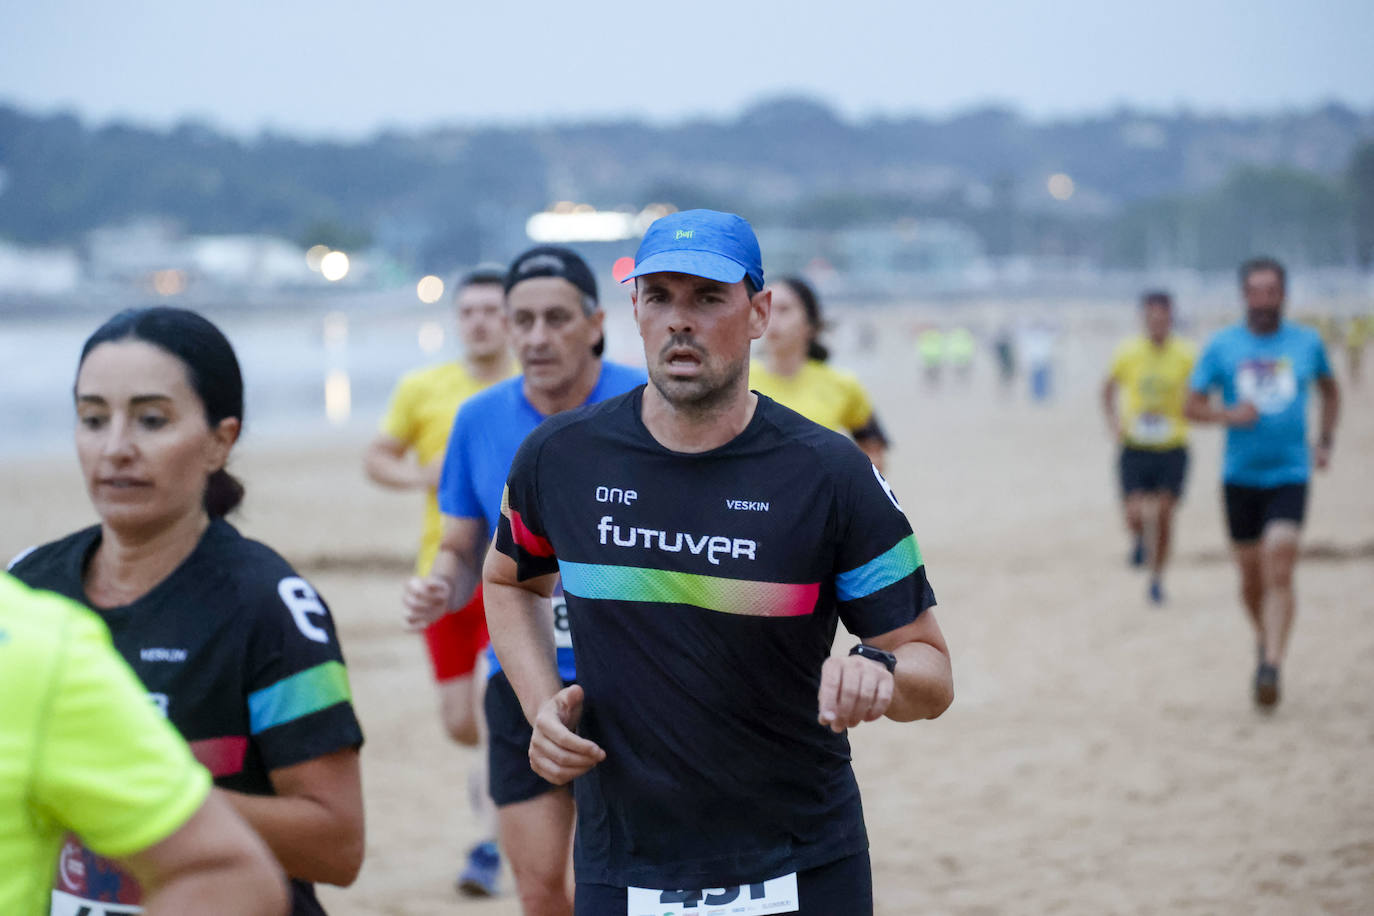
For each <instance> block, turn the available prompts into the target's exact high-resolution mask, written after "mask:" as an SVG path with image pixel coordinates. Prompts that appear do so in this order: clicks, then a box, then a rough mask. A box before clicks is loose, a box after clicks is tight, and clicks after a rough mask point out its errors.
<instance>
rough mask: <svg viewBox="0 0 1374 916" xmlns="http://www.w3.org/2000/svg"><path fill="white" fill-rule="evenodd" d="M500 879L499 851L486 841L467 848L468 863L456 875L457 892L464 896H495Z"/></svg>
mask: <svg viewBox="0 0 1374 916" xmlns="http://www.w3.org/2000/svg"><path fill="white" fill-rule="evenodd" d="M500 880H501V853H500V851H499V850H497V848H496V844H495V843H493V842H491V841H487V842H485V843H478V844H477V845H476V846H474V847H472V849H470V850H468V864H467V867H466V868H464V869H463V871H462V873H461V874H460V875H458V881H457V882H456V883H457V885H458V893H460V894H462V895H463V896H464V897H495V896H496V895H497V893H498V892H499V887H500Z"/></svg>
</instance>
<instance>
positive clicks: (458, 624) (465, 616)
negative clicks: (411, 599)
mask: <svg viewBox="0 0 1374 916" xmlns="http://www.w3.org/2000/svg"><path fill="white" fill-rule="evenodd" d="M425 645H426V646H428V647H429V661H430V665H431V667H433V669H434V679H435V680H436V681H439V682H441V683H442V682H443V681H450V680H453V679H454V678H456V677H467V676H468V675H470V674H472V672H473V669H474V668H476V667H477V657H478V656H479V655H481V654H482V650H483V649H485V648H486V647H487V612H486V608H484V607H483V606H482V583H480V582H479V583H477V591H475V592H473V593H472V600H471V601H469V602H468V603H467V604H465V605H463V607H461V608H459V609H458V610H456V611H453V612H451V613H448V614H445V615H444V616H442V617H440V618H439V619H438V620H436V621H434V623H432V624H430V625H429V626H428V627H426V628H425Z"/></svg>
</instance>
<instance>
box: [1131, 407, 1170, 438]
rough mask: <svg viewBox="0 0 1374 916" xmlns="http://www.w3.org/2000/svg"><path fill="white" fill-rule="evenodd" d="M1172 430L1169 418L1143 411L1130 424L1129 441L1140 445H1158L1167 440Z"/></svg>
mask: <svg viewBox="0 0 1374 916" xmlns="http://www.w3.org/2000/svg"><path fill="white" fill-rule="evenodd" d="M1173 431H1174V424H1173V423H1171V422H1170V421H1169V418H1168V417H1166V416H1164V415H1163V414H1158V413H1143V414H1141V415H1140V416H1138V417H1136V418H1135V423H1133V424H1132V425H1131V441H1133V442H1139V443H1140V444H1141V445H1158V444H1159V443H1161V442H1167V441H1168V439H1169V436H1170V435H1171V434H1172V433H1173Z"/></svg>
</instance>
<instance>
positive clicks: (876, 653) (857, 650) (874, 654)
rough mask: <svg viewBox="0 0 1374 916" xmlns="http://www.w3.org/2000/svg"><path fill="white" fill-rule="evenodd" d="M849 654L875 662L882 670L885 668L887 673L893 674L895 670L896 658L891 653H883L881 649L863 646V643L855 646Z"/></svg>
mask: <svg viewBox="0 0 1374 916" xmlns="http://www.w3.org/2000/svg"><path fill="white" fill-rule="evenodd" d="M849 654H850V655H858V656H860V657H862V658H866V659H869V660H871V661H875V662H877V663H878V664H880V665H882V666H883V667H884V668H886V669H887V670H888V671H889V672H894V671H896V670H897V656H895V655H893V654H892V653H891V652H884V651H883V650H882V649H879V648H876V647H874V646H865V645H864V644H863V643H859V644H858V645H857V646H855V647H854V648H852V649H850V650H849Z"/></svg>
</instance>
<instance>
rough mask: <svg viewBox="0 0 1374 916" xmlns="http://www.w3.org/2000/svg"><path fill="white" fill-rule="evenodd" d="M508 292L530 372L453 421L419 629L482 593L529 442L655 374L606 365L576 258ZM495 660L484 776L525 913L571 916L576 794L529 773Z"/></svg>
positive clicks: (590, 294) (561, 659) (477, 399)
mask: <svg viewBox="0 0 1374 916" xmlns="http://www.w3.org/2000/svg"><path fill="white" fill-rule="evenodd" d="M504 286H505V293H506V315H507V318H508V320H509V326H510V340H511V345H512V347H513V348H514V350H515V355H516V358H517V359H518V360H519V362H520V366H521V369H522V370H523V372H524V374H523V375H521V376H519V377H517V378H512V379H507V380H506V381H504V382H498V383H497V384H495V385H492V386H491V387H490V388H487V389H486V390H485V391H483V392H481V393H480V394H476V395H474V396H472V397H471V398H469V399H468V400H467V401H466V402H464V403H463V406H462V407H461V408H460V409H459V411H458V415H457V417H456V418H455V419H454V422H453V432H452V433H451V434H450V436H449V442H448V449H447V451H446V452H445V455H444V466H443V471H442V473H441V475H440V478H439V508H440V510H441V512H442V513H443V515H444V534H443V539H442V541H441V542H440V545H439V552H438V554H437V556H436V557H435V559H434V566H433V568H432V569H431V572H430V574H429V575H428V576H425V577H417V578H414V579H412V580H411V581H410V583H409V584H408V585H407V588H406V594H405V604H406V607H407V609H408V611H409V613H410V617H409V622H410V623H411V624H412V625H419V626H424V625H427V624H429V623H431V622H432V621H433V620H435V619H437V618H439V617H441V616H442V615H443V614H444V613H446V612H449V611H451V610H453V609H456V608H461V607H463V605H465V604H466V603H467V602H468V600H469V599H470V598H471V597H472V595H473V594H474V592H475V590H476V588H477V586H478V585H479V584H480V581H481V570H482V559H483V557H484V556H485V553H486V547H487V544H489V543H490V541H491V538H492V536H493V535H494V534H495V532H496V529H497V525H498V521H499V519H500V517H501V494H502V490H503V489H504V487H505V483H506V475H507V474H508V473H509V471H510V464H511V459H512V458H514V457H515V452H516V450H517V449H518V448H519V447H520V443H521V442H523V441H524V439H525V437H526V436H527V435H528V434H529V433H530V432H532V431H533V430H534V428H535V427H537V426H539V425H540V424H541V423H543V422H544V420H545V419H546V418H548V417H550V416H553V415H554V414H557V413H561V412H563V411H566V410H571V409H573V408H575V407H580V406H582V405H583V404H594V403H597V402H599V401H603V400H605V399H607V398H610V397H613V396H615V395H618V394H621V393H623V392H626V391H629V390H630V389H631V388H634V387H635V386H637V385H641V384H643V383H644V382H645V380H646V378H647V376H646V375H645V373H644V371H643V370H641V369H634V368H630V367H628V366H621V365H617V364H615V363H610V362H603V361H602V359H601V353H602V351H603V349H604V348H605V337H604V334H603V331H602V326H603V324H604V322H605V317H606V315H605V312H603V311H602V310H601V307H600V306H599V305H598V303H597V288H596V278H595V277H594V276H593V275H592V272H591V270H590V269H589V268H588V267H587V265H586V263H585V262H584V261H583V260H582V259H581V258H580V257H578V255H577V254H576V253H574V252H572V251H570V250H568V249H566V248H557V247H552V246H541V247H536V248H532V249H530V250H529V251H526V252H525V253H524V254H522V255H520V256H519V257H518V258H516V259H515V261H514V262H513V263H512V264H511V267H510V270H509V271H508V272H507V274H506V279H505V284H504ZM565 607H566V606H565V604H564V602H563V599H562V596H561V594H556V595H555V596H554V599H553V601H552V602H551V613H550V615H549V620H548V623H549V631H550V635H551V639H550V640H549V641H550V642H551V643H552V644H553V646H554V647H556V654H557V657H558V671H559V675H560V676H561V677H562V678H563V680H564V681H566V682H571V681H572V680H573V678H574V674H575V672H574V667H573V659H572V640H571V634H570V633H569V630H568V622H567V613H566V610H565ZM487 662H488V665H489V672H488V674H489V680H488V682H487V689H486V697H485V701H484V709H485V712H486V726H487V728H488V730H489V732H490V735H489V738H488V750H487V759H488V767H487V772H488V781H489V785H490V790H491V796H492V801H494V802H495V804H496V808H497V821H498V825H499V830H500V835H501V845H502V847H503V848H504V849H505V852H506V856H507V858H508V859H509V861H510V865H511V872H512V874H514V876H515V884H516V891H517V893H518V894H519V895H520V901H521V905H522V907H523V909H524V912H525V914H526V916H568V914H570V913H571V912H572V901H571V899H570V897H569V894H568V884H567V876H568V863H569V856H570V840H571V837H572V825H573V815H574V808H573V799H572V795H571V794H570V793H569V792H568V790H567V789H566V788H561V787H559V786H555V785H554V784H552V783H550V782H547V781H545V780H544V779H543V778H541V777H540V776H539V775H537V774H536V773H535V772H534V771H533V770H532V769H530V761H529V744H530V737H531V734H532V733H531V730H530V726H529V723H528V722H526V721H525V717H524V714H523V713H522V712H521V709H520V703H519V701H518V700H517V699H516V697H515V693H514V691H513V690H512V689H511V686H510V682H509V681H508V680H507V678H506V675H505V673H504V672H502V670H501V665H500V663H499V662H498V661H497V659H496V656H495V654H494V653H492V652H491V651H490V649H488V651H487Z"/></svg>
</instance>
